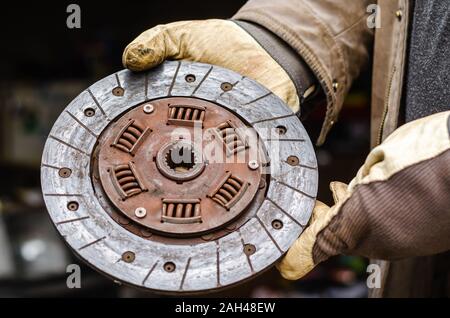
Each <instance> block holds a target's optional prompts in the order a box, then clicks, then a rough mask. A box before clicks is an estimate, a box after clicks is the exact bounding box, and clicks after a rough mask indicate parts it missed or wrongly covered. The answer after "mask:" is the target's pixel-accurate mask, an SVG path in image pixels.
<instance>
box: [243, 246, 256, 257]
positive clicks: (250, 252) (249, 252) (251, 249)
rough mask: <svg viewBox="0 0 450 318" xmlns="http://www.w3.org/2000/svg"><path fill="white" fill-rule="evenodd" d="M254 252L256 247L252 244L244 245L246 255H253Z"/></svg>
mask: <svg viewBox="0 0 450 318" xmlns="http://www.w3.org/2000/svg"><path fill="white" fill-rule="evenodd" d="M255 252H256V247H255V245H253V244H245V245H244V254H245V255H247V256H250V255H253V254H255Z"/></svg>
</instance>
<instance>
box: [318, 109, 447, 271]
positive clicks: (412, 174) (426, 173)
mask: <svg viewBox="0 0 450 318" xmlns="http://www.w3.org/2000/svg"><path fill="white" fill-rule="evenodd" d="M449 163H450V111H447V112H442V113H437V114H434V115H431V116H428V117H424V118H422V119H419V120H416V121H413V122H410V123H408V124H406V125H404V126H402V127H400V128H398V129H397V130H396V131H395V132H393V133H392V134H391V135H390V136H389V137H388V138H387V139H386V140H385V141H384V142H383V143H382V144H380V145H379V146H378V147H376V148H374V149H373V150H372V151H371V152H370V154H369V156H368V157H367V159H366V162H365V163H364V165H363V166H362V167H361V169H360V170H359V172H358V174H357V175H356V177H355V178H354V179H353V180H352V182H351V183H350V185H349V186H348V189H347V191H348V192H349V193H350V195H349V197H348V199H347V200H346V201H345V202H344V203H343V204H341V206H340V208H339V209H337V210H336V212H337V213H336V214H335V215H334V217H333V218H332V220H331V221H330V222H329V224H328V226H326V227H325V228H324V229H323V230H322V231H321V232H320V233H319V234H318V235H317V239H316V242H315V246H314V248H313V258H314V262H315V263H319V262H321V261H323V260H325V259H327V258H328V257H330V256H332V255H336V254H338V253H343V254H352V255H361V256H366V257H370V258H377V259H385V260H397V259H401V258H406V257H414V256H426V255H432V254H437V253H441V252H445V251H447V250H449V249H450V208H449V206H450V196H449V193H448V192H449V189H450V164H449Z"/></svg>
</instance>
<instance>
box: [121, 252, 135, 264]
mask: <svg viewBox="0 0 450 318" xmlns="http://www.w3.org/2000/svg"><path fill="white" fill-rule="evenodd" d="M135 258H136V255H135V254H134V253H133V252H131V251H126V252H125V253H123V254H122V260H123V261H124V262H125V263H133V262H134V259H135Z"/></svg>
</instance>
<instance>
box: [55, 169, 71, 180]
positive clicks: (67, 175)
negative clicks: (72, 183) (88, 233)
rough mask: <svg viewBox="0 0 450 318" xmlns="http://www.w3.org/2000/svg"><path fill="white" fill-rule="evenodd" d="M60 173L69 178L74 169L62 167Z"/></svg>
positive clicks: (62, 176) (61, 175)
mask: <svg viewBox="0 0 450 318" xmlns="http://www.w3.org/2000/svg"><path fill="white" fill-rule="evenodd" d="M58 174H59V176H60V177H61V178H68V177H70V175H71V174H72V170H70V169H69V168H61V169H59V172H58Z"/></svg>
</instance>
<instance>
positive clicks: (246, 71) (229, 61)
mask: <svg viewBox="0 0 450 318" xmlns="http://www.w3.org/2000/svg"><path fill="white" fill-rule="evenodd" d="M165 59H175V60H189V61H195V62H202V63H209V64H215V65H218V66H221V67H224V68H228V69H231V70H233V71H235V72H238V73H240V74H242V75H244V76H247V77H249V78H252V79H254V80H256V81H258V82H259V83H261V84H262V85H264V86H266V87H267V88H268V89H269V90H271V91H272V92H274V93H275V94H276V95H277V96H278V97H280V98H281V99H282V100H284V101H285V102H286V103H287V104H288V105H289V106H290V107H291V108H292V110H293V111H294V112H296V111H298V109H299V98H298V96H297V92H296V88H295V85H294V83H293V82H292V80H291V79H290V77H289V75H288V74H287V73H286V71H285V70H284V69H283V68H282V67H281V66H280V65H279V64H278V63H277V62H276V61H275V60H274V59H273V58H272V57H271V56H270V55H269V54H268V53H267V52H266V50H264V49H263V48H262V47H261V45H259V44H258V42H257V41H256V40H255V39H254V38H253V37H252V36H251V35H250V34H248V33H247V32H246V31H245V30H243V29H242V28H241V27H240V26H238V25H237V24H236V23H235V22H232V21H227V20H203V21H182V22H174V23H169V24H166V25H158V26H156V27H154V28H152V29H150V30H147V31H145V32H144V33H142V34H141V35H139V36H138V37H137V38H136V39H135V40H134V41H133V42H131V43H130V44H129V45H128V46H127V47H126V48H125V51H124V53H123V57H122V62H123V65H124V67H126V68H129V69H130V70H132V71H142V70H146V69H149V68H152V67H154V66H156V65H158V64H160V63H162V62H163V61H164V60H165Z"/></svg>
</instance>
